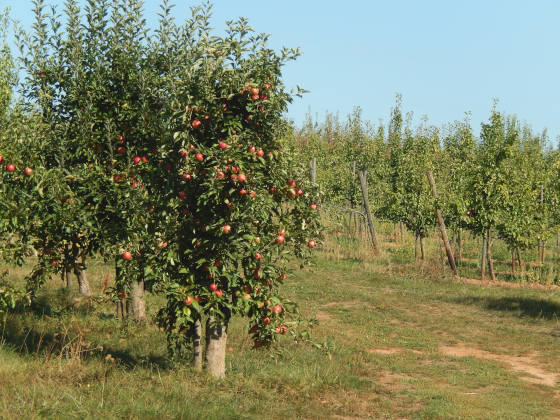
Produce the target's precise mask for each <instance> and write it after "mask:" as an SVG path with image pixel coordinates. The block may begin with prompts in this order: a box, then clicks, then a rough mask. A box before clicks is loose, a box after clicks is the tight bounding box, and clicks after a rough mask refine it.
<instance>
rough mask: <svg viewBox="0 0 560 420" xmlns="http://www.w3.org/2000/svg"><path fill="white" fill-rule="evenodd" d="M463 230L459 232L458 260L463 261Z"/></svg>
mask: <svg viewBox="0 0 560 420" xmlns="http://www.w3.org/2000/svg"><path fill="white" fill-rule="evenodd" d="M462 236H463V235H462V232H461V229H459V231H458V232H457V260H458V261H461V260H462V259H463V237H462Z"/></svg>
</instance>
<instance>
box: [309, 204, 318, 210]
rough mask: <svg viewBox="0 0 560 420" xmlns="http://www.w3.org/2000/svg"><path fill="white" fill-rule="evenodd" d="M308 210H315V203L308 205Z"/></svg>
mask: <svg viewBox="0 0 560 420" xmlns="http://www.w3.org/2000/svg"><path fill="white" fill-rule="evenodd" d="M309 208H310V209H311V210H317V204H315V203H313V204H310V205H309Z"/></svg>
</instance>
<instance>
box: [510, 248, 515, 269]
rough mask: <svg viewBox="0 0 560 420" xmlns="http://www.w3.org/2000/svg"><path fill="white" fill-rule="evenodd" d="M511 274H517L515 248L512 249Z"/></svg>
mask: <svg viewBox="0 0 560 420" xmlns="http://www.w3.org/2000/svg"><path fill="white" fill-rule="evenodd" d="M511 274H515V248H513V249H512V250H511Z"/></svg>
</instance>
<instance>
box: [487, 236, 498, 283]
mask: <svg viewBox="0 0 560 420" xmlns="http://www.w3.org/2000/svg"><path fill="white" fill-rule="evenodd" d="M486 243H487V247H488V249H487V250H486V256H487V259H488V271H489V272H490V279H491V280H492V281H496V275H495V274H494V262H493V261H492V233H491V232H490V229H488V234H487V240H486Z"/></svg>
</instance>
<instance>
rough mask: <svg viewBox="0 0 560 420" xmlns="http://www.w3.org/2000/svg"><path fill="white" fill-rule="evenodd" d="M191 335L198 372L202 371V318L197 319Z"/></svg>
mask: <svg viewBox="0 0 560 420" xmlns="http://www.w3.org/2000/svg"><path fill="white" fill-rule="evenodd" d="M191 333H192V335H193V355H194V358H193V367H194V370H196V371H201V370H202V342H201V340H200V339H201V337H202V321H201V319H200V317H198V318H197V319H196V321H195V322H194V325H193V326H192V330H191Z"/></svg>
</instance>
